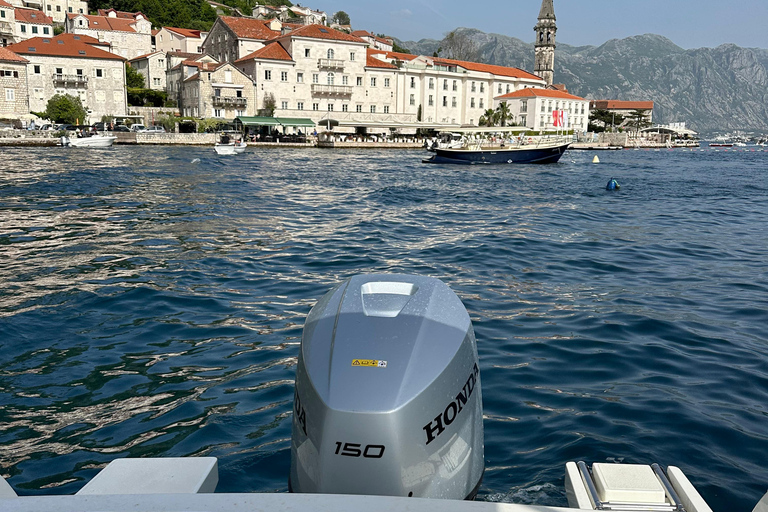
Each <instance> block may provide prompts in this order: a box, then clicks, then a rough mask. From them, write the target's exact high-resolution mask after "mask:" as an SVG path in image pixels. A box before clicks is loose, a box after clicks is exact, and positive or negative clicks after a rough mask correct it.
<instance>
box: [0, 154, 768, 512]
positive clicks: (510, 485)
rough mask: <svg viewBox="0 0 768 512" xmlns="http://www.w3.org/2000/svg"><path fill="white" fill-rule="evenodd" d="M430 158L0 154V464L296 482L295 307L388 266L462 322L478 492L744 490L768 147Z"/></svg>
mask: <svg viewBox="0 0 768 512" xmlns="http://www.w3.org/2000/svg"><path fill="white" fill-rule="evenodd" d="M423 156H424V155H423V154H422V152H421V151H400V150H344V151H342V150H318V149H288V148H284V149H270V150H265V149H255V148H250V149H249V150H248V151H247V152H246V153H245V154H244V155H240V156H237V157H217V156H216V155H215V154H214V153H213V151H212V149H211V148H188V147H185V148H175V147H160V148H146V147H141V148H137V147H115V148H112V149H109V150H102V151H94V150H92V151H88V150H77V149H69V150H66V149H62V148H40V149H28V148H24V149H21V148H18V149H13V148H3V149H0V157H1V158H2V162H3V163H2V166H0V348H1V349H2V350H0V473H1V474H2V475H3V476H4V477H6V478H7V479H8V481H9V482H10V483H11V485H12V486H13V487H14V488H15V490H16V491H17V492H18V493H19V494H24V495H33V494H59V493H74V492H76V491H77V490H78V489H80V488H81V487H82V486H83V485H84V484H85V482H87V481H88V480H89V479H90V478H92V477H93V475H95V474H96V473H97V472H98V470H99V469H100V468H102V467H103V466H104V465H105V464H106V463H107V462H108V461H110V460H112V459H114V458H117V457H128V456H130V457H150V456H191V455H210V456H216V457H218V458H219V471H220V483H219V487H218V490H219V491H223V492H248V491H253V492H271V491H278V492H286V491H287V487H288V486H287V476H288V469H289V465H290V425H291V415H292V401H293V381H294V375H295V366H296V358H297V354H298V349H299V342H300V338H301V330H302V326H303V322H304V318H305V317H306V315H307V313H308V312H309V310H310V308H311V307H312V305H313V304H314V303H315V302H316V300H317V299H318V298H320V297H321V296H322V295H323V294H324V293H325V292H327V291H328V290H329V289H330V288H331V287H332V286H334V285H335V284H337V283H339V282H340V281H342V280H344V279H345V278H347V277H350V276H352V275H354V274H357V273H363V272H399V273H414V274H422V275H429V276H433V277H437V278H440V279H442V280H443V281H445V282H446V283H447V284H449V285H450V286H451V287H452V288H453V290H454V291H455V292H456V293H457V294H458V295H459V297H460V298H461V299H462V300H463V302H464V304H465V305H466V307H467V309H468V311H469V313H470V315H471V317H472V320H473V322H474V327H475V332H476V335H477V339H478V350H479V355H480V364H481V368H480V369H481V375H482V387H483V399H484V407H485V439H486V449H485V455H486V473H485V479H484V481H483V485H482V488H481V490H480V495H479V499H483V500H490V501H504V502H515V503H537V504H542V505H557V506H565V505H566V499H565V492H564V489H563V474H564V464H565V462H567V461H570V460H585V461H588V462H603V461H623V462H630V463H651V462H658V463H660V464H661V465H663V466H667V465H676V466H679V467H680V468H681V469H683V471H684V472H685V473H686V474H687V475H688V477H689V478H690V480H691V481H692V482H693V484H694V485H695V486H696V487H697V488H698V489H699V491H700V492H701V494H702V495H703V497H704V498H705V499H706V500H707V501H708V503H709V504H710V506H712V508H713V509H714V510H722V511H725V510H733V511H747V512H748V511H751V510H752V507H753V506H754V505H755V503H756V502H757V501H758V499H759V498H760V496H762V494H763V493H764V492H765V491H766V489H768V468H767V467H766V454H767V453H768V336H766V334H765V330H766V326H768V230H767V228H766V226H768V152H759V151H714V150H709V149H707V150H693V151H691V150H670V151H618V152H603V153H601V154H600V159H601V161H602V162H601V163H599V164H593V163H592V157H593V156H594V154H592V153H588V152H577V151H569V152H567V153H566V154H565V156H564V157H563V159H562V160H561V162H560V163H559V164H556V165H546V166H527V165H519V166H477V167H474V166H473V167H448V166H445V167H443V166H430V165H425V164H422V163H421V158H422V157H423ZM194 159H199V162H195V163H193V160H194ZM611 177H614V178H616V180H617V181H618V182H619V183H620V185H621V189H620V190H618V191H613V192H609V191H606V190H605V185H606V183H607V182H608V180H609V179H610V178H611Z"/></svg>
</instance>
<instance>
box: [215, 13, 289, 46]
mask: <svg viewBox="0 0 768 512" xmlns="http://www.w3.org/2000/svg"><path fill="white" fill-rule="evenodd" d="M219 20H221V22H222V23H224V24H225V25H226V26H228V27H229V28H230V29H231V30H232V32H234V33H235V35H236V36H237V37H239V38H242V39H258V40H261V41H266V40H268V39H274V38H275V37H278V36H280V32H278V31H276V30H272V29H270V28H269V24H270V22H271V21H272V20H254V19H251V18H236V17H234V16H219Z"/></svg>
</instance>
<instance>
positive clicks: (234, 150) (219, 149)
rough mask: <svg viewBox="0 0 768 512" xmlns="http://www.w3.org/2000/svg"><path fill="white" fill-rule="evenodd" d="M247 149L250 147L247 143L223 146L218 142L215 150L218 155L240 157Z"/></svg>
mask: <svg viewBox="0 0 768 512" xmlns="http://www.w3.org/2000/svg"><path fill="white" fill-rule="evenodd" d="M246 147H248V145H247V144H246V143H245V142H242V143H238V144H233V143H229V144H221V143H218V142H217V143H216V144H215V145H214V147H213V149H214V151H216V154H218V155H239V154H240V153H243V152H244V151H245V148H246Z"/></svg>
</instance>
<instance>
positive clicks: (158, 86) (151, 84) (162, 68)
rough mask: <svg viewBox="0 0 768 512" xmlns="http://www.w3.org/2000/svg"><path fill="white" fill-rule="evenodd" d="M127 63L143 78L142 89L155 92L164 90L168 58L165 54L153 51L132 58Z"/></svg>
mask: <svg viewBox="0 0 768 512" xmlns="http://www.w3.org/2000/svg"><path fill="white" fill-rule="evenodd" d="M128 63H129V64H130V65H131V67H132V68H134V69H135V70H136V71H138V72H139V73H141V75H142V76H143V77H144V87H146V88H147V89H152V90H155V91H164V90H165V89H166V72H167V71H168V58H167V57H166V54H165V52H163V51H160V50H155V51H154V52H150V53H148V54H146V55H139V56H138V57H134V58H133V59H131V60H129V61H128Z"/></svg>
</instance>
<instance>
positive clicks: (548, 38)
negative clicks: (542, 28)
mask: <svg viewBox="0 0 768 512" xmlns="http://www.w3.org/2000/svg"><path fill="white" fill-rule="evenodd" d="M547 42H548V43H551V42H552V34H550V33H549V32H547Z"/></svg>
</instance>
